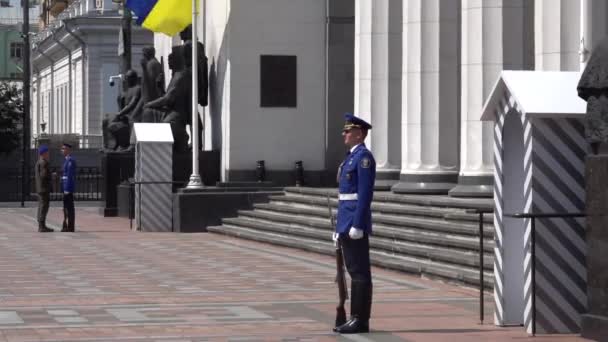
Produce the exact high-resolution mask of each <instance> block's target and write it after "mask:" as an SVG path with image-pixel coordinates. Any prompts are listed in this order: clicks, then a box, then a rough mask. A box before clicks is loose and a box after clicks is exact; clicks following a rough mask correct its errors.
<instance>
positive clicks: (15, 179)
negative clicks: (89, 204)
mask: <svg viewBox="0 0 608 342" xmlns="http://www.w3.org/2000/svg"><path fill="white" fill-rule="evenodd" d="M50 171H51V173H52V175H53V176H52V179H51V201H60V200H61V199H62V197H63V194H62V193H61V176H62V170H61V168H55V167H51V168H50ZM34 177H35V173H34V169H33V168H32V170H30V180H29V189H30V191H29V192H28V193H27V194H25V200H26V201H33V200H36V198H37V197H36V180H35V178H34ZM102 182H103V176H102V174H101V170H100V169H99V168H98V167H78V168H76V189H75V191H74V200H75V201H100V200H101V198H102V193H101V189H102ZM22 184H23V177H22V174H21V170H20V169H19V168H11V169H4V170H0V201H4V202H9V201H10V202H14V201H20V200H21V198H22V191H21V189H22V187H21V185H22Z"/></svg>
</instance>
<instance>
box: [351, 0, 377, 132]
mask: <svg viewBox="0 0 608 342" xmlns="http://www.w3.org/2000/svg"><path fill="white" fill-rule="evenodd" d="M372 2H373V0H356V1H355V114H356V115H357V116H360V117H361V118H363V119H365V120H370V115H371V88H372V86H371V84H372V70H371V66H372Z"/></svg>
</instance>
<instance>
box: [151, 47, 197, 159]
mask: <svg viewBox="0 0 608 342" xmlns="http://www.w3.org/2000/svg"><path fill="white" fill-rule="evenodd" d="M182 49H183V47H181V46H174V47H173V48H172V52H171V54H169V58H168V60H169V68H170V69H171V71H172V76H171V81H170V82H169V86H168V87H167V92H166V94H164V95H162V96H161V97H159V98H157V99H156V100H153V101H150V102H147V103H145V104H144V111H143V119H144V120H143V121H144V122H165V123H169V124H171V131H172V132H173V148H174V150H176V151H184V150H186V149H187V147H188V134H187V133H186V124H187V122H188V117H189V116H190V113H191V109H190V107H191V106H192V103H191V102H192V84H191V82H190V81H191V79H190V75H189V74H188V71H187V70H186V69H185V68H184V54H183V51H182Z"/></svg>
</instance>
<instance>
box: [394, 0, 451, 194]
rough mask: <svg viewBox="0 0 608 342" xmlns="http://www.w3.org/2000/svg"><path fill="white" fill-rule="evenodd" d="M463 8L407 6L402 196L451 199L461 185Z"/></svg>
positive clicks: (415, 0)
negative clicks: (428, 195) (447, 195)
mask: <svg viewBox="0 0 608 342" xmlns="http://www.w3.org/2000/svg"><path fill="white" fill-rule="evenodd" d="M459 11H460V3H459V2H458V1H452V0H410V1H407V2H406V3H405V4H404V6H403V26H402V30H403V73H402V82H403V83H402V89H403V97H402V101H403V107H402V123H401V125H402V145H403V150H402V158H401V176H400V182H399V183H398V184H397V185H395V186H394V187H393V189H392V190H393V191H394V192H397V193H443V194H445V193H447V192H448V190H450V189H451V188H452V187H454V185H455V184H456V182H457V180H458V130H457V129H455V127H457V126H458V93H459V91H458V89H459V86H460V84H459V78H458V67H459V65H458V57H459V55H458V52H459V45H458V44H459V32H460V30H459V29H460V27H459V21H458V18H459Z"/></svg>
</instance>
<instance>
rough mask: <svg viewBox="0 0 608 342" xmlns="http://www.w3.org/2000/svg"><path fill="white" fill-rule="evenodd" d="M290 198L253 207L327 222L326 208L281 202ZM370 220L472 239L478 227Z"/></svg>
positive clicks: (488, 233) (489, 230)
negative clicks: (470, 237) (321, 219)
mask: <svg viewBox="0 0 608 342" xmlns="http://www.w3.org/2000/svg"><path fill="white" fill-rule="evenodd" d="M291 197H292V196H271V202H270V203H260V204H256V205H254V208H257V209H264V210H268V211H275V212H281V213H289V214H292V215H300V216H306V217H310V218H315V217H316V218H324V219H325V220H329V212H328V210H327V207H324V208H321V207H317V206H312V205H307V206H305V205H299V206H294V205H292V204H290V202H285V201H283V199H284V198H291ZM332 212H334V215H335V210H333V211H332ZM372 219H373V222H374V225H375V224H385V225H389V226H396V227H410V228H419V229H423V230H426V231H435V232H442V233H449V234H454V235H465V236H473V237H476V236H478V235H479V227H478V225H477V224H475V223H471V222H460V221H446V220H443V219H437V218H425V217H416V216H405V215H389V214H383V213H382V212H376V211H374V212H373V215H372ZM483 235H484V237H486V238H492V237H493V236H494V227H493V226H490V225H484V230H483Z"/></svg>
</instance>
